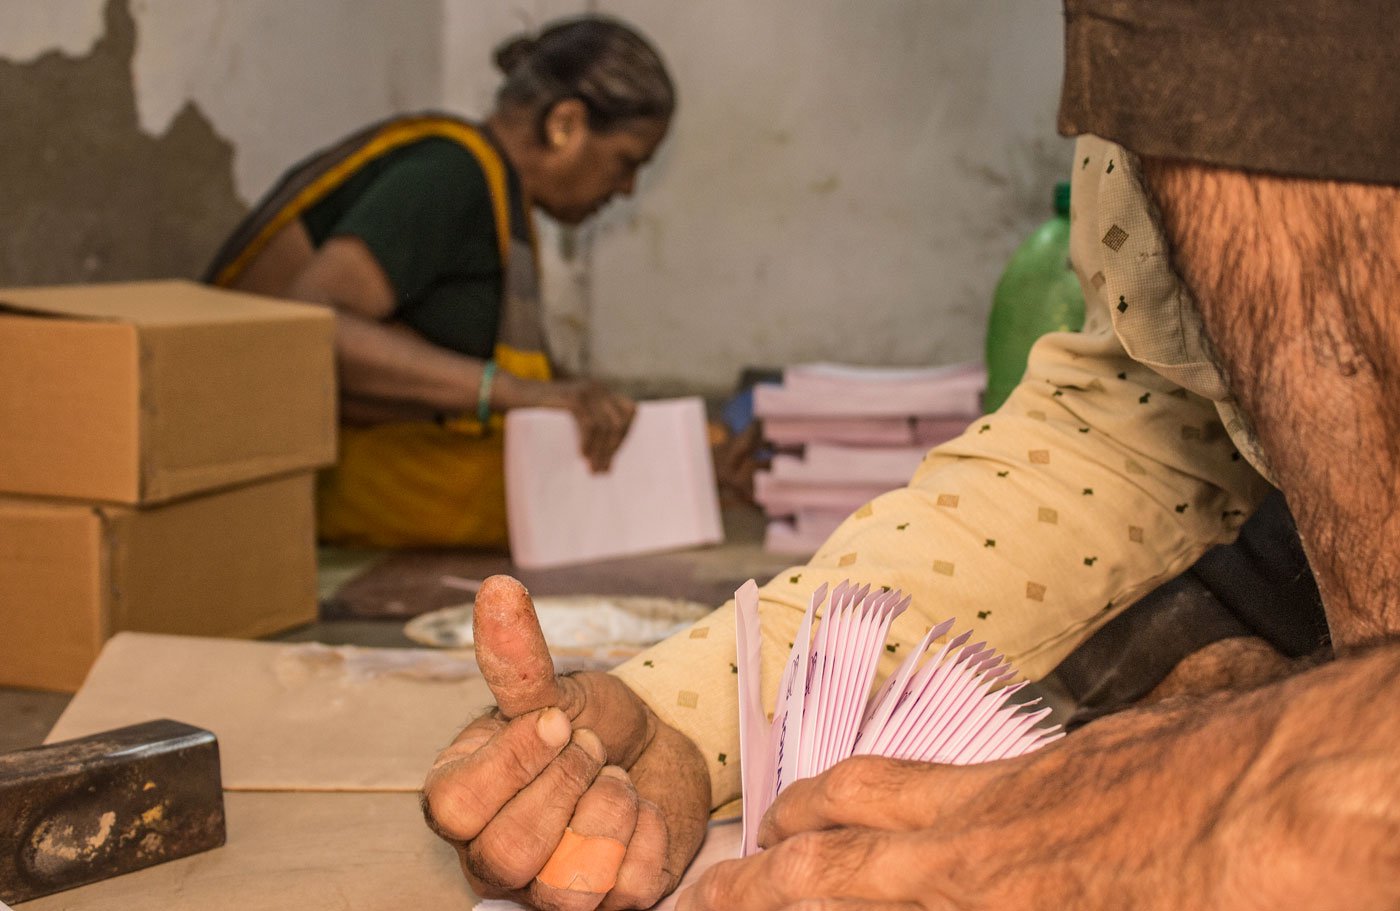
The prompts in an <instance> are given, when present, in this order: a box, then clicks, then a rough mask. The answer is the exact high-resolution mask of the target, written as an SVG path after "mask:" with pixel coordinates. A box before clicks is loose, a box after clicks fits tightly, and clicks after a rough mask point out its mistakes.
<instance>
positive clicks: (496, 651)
mask: <svg viewBox="0 0 1400 911" xmlns="http://www.w3.org/2000/svg"><path fill="white" fill-rule="evenodd" d="M472 627H473V638H474V639H475V641H476V661H477V664H478V665H480V666H481V675H482V676H483V677H484V678H485V679H486V685H487V686H489V687H490V688H491V693H492V695H494V696H495V697H496V704H497V705H498V706H500V709H501V713H502V714H503V715H505V716H506V717H507V718H516V717H518V716H520V715H523V714H525V713H526V712H533V711H535V710H536V709H542V708H546V707H548V706H552V705H558V704H559V700H560V692H559V686H558V683H557V681H556V679H555V676H554V662H553V661H551V660H550V657H549V647H548V646H547V645H546V644H545V641H544V633H543V632H541V631H540V621H539V618H538V617H536V616H535V606H534V604H533V603H531V601H530V593H529V592H527V591H526V590H525V586H523V585H521V584H520V582H519V581H517V580H515V579H513V578H511V577H510V576H492V577H491V578H489V579H487V580H486V581H485V582H483V583H482V584H481V589H480V590H479V591H478V592H477V593H476V609H475V611H474V612H473V616H472Z"/></svg>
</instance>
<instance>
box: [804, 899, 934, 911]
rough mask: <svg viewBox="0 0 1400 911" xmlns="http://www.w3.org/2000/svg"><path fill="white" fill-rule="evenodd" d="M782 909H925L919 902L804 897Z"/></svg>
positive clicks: (886, 910)
mask: <svg viewBox="0 0 1400 911" xmlns="http://www.w3.org/2000/svg"><path fill="white" fill-rule="evenodd" d="M782 911H925V909H924V906H923V905H921V904H919V903H918V902H871V901H865V900H864V899H859V898H804V899H803V900H802V901H800V902H797V903H796V904H792V905H784V906H783V909H782Z"/></svg>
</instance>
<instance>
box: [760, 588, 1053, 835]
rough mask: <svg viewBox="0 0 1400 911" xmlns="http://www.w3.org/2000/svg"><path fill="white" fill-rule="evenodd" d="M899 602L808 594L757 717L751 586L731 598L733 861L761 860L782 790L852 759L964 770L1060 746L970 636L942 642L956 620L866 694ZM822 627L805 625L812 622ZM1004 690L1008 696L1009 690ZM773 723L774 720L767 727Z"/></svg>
mask: <svg viewBox="0 0 1400 911" xmlns="http://www.w3.org/2000/svg"><path fill="white" fill-rule="evenodd" d="M909 602H910V599H909V598H908V597H905V596H904V594H903V593H902V592H899V591H890V590H889V589H888V588H878V589H874V590H872V586H870V585H859V584H857V583H851V582H849V581H847V582H842V583H840V584H839V585H837V586H836V588H835V589H833V590H832V591H831V599H830V601H829V602H828V601H827V587H826V586H825V585H823V586H822V587H821V588H819V589H817V591H815V592H814V593H813V594H812V598H811V601H810V602H809V604H808V607H807V612H806V614H805V615H804V616H803V618H802V622H801V624H800V625H799V626H798V629H797V635H796V637H795V638H794V641H793V645H792V651H791V653H790V654H789V656H788V660H787V664H786V665H785V667H784V670H783V677H782V680H781V682H780V683H779V685H778V700H777V704H776V705H775V706H774V710H773V714H772V715H771V716H768V715H766V713H765V712H764V706H763V698H762V692H761V680H760V679H759V668H760V665H761V661H760V654H759V652H760V647H761V643H762V637H761V635H760V632H759V615H758V586H757V585H755V584H754V583H753V582H752V581H749V582H747V583H745V584H744V585H743V587H741V588H740V589H739V590H738V591H737V592H735V593H734V603H735V625H736V629H735V632H736V635H737V640H736V645H737V650H738V658H737V662H736V666H735V667H736V671H737V673H738V677H739V680H738V684H739V687H738V688H739V760H740V779H741V782H742V788H743V805H744V829H743V836H742V841H741V847H740V854H741V856H746V855H749V854H752V853H754V852H755V851H756V850H758V845H757V838H756V836H757V834H758V824H759V822H760V820H762V818H763V814H764V813H766V812H767V810H768V807H769V806H771V805H772V803H773V801H774V800H775V799H776V798H777V796H778V794H780V793H781V792H782V790H783V789H784V788H786V787H787V786H788V785H790V784H792V783H793V782H794V781H797V780H799V779H802V778H810V777H812V776H814V775H820V774H821V773H823V772H825V771H826V770H827V769H829V768H831V767H832V766H833V765H835V764H836V763H838V762H840V761H841V760H843V759H845V758H847V757H849V756H858V755H871V756H884V757H888V758H891V759H913V760H918V761H921V762H937V763H947V764H950V765H971V764H973V763H979V762H990V761H992V760H994V759H1005V758H1009V757H1012V756H1020V755H1022V754H1024V753H1029V752H1031V751H1032V750H1036V749H1039V748H1040V747H1042V746H1045V745H1046V744H1048V743H1050V742H1052V741H1054V740H1057V739H1059V738H1060V737H1062V736H1063V733H1062V731H1061V730H1060V728H1059V726H1058V725H1045V724H1043V722H1044V721H1045V720H1046V718H1047V717H1048V716H1049V714H1050V709H1048V708H1037V707H1036V703H1038V702H1039V700H1038V699H1036V700H1032V701H1030V702H1027V703H1024V704H1023V703H1022V702H1020V701H1019V700H1018V699H1016V698H1015V697H1016V694H1017V693H1018V692H1019V691H1020V690H1021V689H1022V688H1023V687H1024V686H1025V685H1026V684H1025V683H1024V682H1021V683H1011V681H1012V680H1015V679H1016V676H1017V675H1016V671H1015V670H1014V668H1012V667H1011V665H1010V664H1008V663H1007V661H1006V659H1005V658H1004V657H1003V656H1001V655H999V654H998V653H997V652H996V651H995V650H994V649H991V648H988V647H987V644H986V643H985V642H978V643H974V644H972V645H969V644H968V642H967V640H968V639H970V638H971V637H972V632H971V630H969V631H966V632H964V633H962V634H961V635H958V636H954V637H952V638H949V633H950V632H951V630H952V629H953V620H951V619H950V620H945V621H944V622H942V623H939V624H938V625H936V626H934V627H932V628H930V629H929V630H928V632H927V633H926V634H925V635H924V637H923V639H922V640H921V641H920V642H919V643H918V645H917V646H915V647H914V649H913V651H911V652H910V653H909V655H908V656H907V657H906V658H905V659H904V661H903V662H902V663H901V664H900V665H899V667H898V668H897V669H896V670H895V671H894V673H893V674H891V675H890V676H889V677H888V678H886V680H885V682H884V684H883V685H882V686H881V687H880V688H879V690H877V691H876V692H875V693H874V694H873V695H872V694H871V689H872V686H873V684H874V682H875V677H876V671H877V670H878V666H879V661H880V656H881V654H883V653H884V652H885V637H886V635H887V634H888V633H889V629H890V624H891V623H893V622H894V619H895V618H896V617H898V616H899V615H900V614H901V613H903V612H904V610H905V608H907V607H908V606H909ZM819 612H820V614H821V622H820V626H817V627H816V631H815V633H814V632H813V626H814V624H815V623H816V621H817V614H818V613H819ZM1007 684H1010V685H1007ZM770 717H771V719H772V720H771V721H769V720H768V719H769V718H770Z"/></svg>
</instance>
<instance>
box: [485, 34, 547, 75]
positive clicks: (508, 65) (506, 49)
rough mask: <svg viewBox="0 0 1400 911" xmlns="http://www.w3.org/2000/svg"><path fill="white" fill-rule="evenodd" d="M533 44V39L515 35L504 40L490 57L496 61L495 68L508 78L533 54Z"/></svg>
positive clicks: (527, 36)
mask: <svg viewBox="0 0 1400 911" xmlns="http://www.w3.org/2000/svg"><path fill="white" fill-rule="evenodd" d="M535 44H536V41H535V39H534V38H533V37H531V36H530V35H516V36H515V37H514V38H508V39H506V40H505V41H504V42H502V43H501V45H500V46H499V47H497V48H496V52H495V54H493V55H492V59H493V60H495V61H496V68H497V69H498V70H500V71H501V72H502V73H504V74H506V75H507V76H509V75H510V74H511V73H512V72H514V71H515V68H516V67H518V66H520V64H522V63H524V62H525V61H526V59H528V58H529V56H530V55H531V54H533V53H534V52H535Z"/></svg>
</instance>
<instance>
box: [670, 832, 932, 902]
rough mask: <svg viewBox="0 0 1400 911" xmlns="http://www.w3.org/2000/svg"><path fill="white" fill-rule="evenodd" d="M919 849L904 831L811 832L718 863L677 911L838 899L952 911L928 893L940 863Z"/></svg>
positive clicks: (681, 897)
mask: <svg viewBox="0 0 1400 911" xmlns="http://www.w3.org/2000/svg"><path fill="white" fill-rule="evenodd" d="M924 845H925V843H924V842H923V841H921V840H916V839H913V838H911V836H909V835H907V834H906V833H890V832H875V831H871V830H869V829H840V830H837V831H833V832H809V833H806V834H804V835H799V836H797V837H795V838H791V839H788V840H787V841H785V842H783V843H782V844H780V845H778V846H777V847H775V848H770V849H769V850H767V851H762V852H760V853H758V854H755V855H753V856H750V857H746V858H744V859H743V860H731V861H725V862H723V863H719V864H715V865H714V866H713V867H711V868H710V869H709V870H707V871H706V872H705V873H704V874H703V875H702V876H701V877H700V879H699V880H697V881H696V883H695V885H694V886H691V887H689V888H687V889H685V890H684V891H683V892H682V893H681V894H680V895H679V896H678V898H677V902H676V911H721V909H723V911H730V909H734V908H743V909H746V911H780V909H784V908H788V907H790V906H792V905H794V904H798V903H799V902H802V901H807V902H813V901H831V900H839V899H850V900H860V901H864V902H867V903H871V904H872V905H873V907H876V908H883V907H886V906H890V905H893V906H895V907H899V906H900V903H904V902H911V901H915V900H919V901H922V902H923V903H924V905H925V906H926V907H928V908H944V907H951V906H950V905H946V904H941V903H940V897H939V896H938V895H936V894H930V892H931V891H932V890H931V889H929V888H928V886H929V883H930V882H933V881H935V874H932V873H931V871H933V870H936V869H938V867H939V866H940V864H942V863H943V862H944V860H943V859H942V858H939V857H936V856H929V854H930V852H928V851H927V850H921V849H923V848H924ZM799 907H801V905H799ZM808 907H817V908H820V907H822V905H821V904H815V905H812V904H809V905H808ZM857 907H860V906H859V905H858V906H857Z"/></svg>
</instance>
